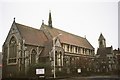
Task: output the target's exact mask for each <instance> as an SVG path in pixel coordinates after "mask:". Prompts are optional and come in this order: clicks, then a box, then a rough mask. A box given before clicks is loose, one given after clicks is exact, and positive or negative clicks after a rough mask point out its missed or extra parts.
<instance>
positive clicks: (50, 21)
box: [48, 10, 52, 27]
mask: <svg viewBox="0 0 120 80" xmlns="http://www.w3.org/2000/svg"><path fill="white" fill-rule="evenodd" d="M48 26H49V27H52V17H51V10H49V20H48Z"/></svg>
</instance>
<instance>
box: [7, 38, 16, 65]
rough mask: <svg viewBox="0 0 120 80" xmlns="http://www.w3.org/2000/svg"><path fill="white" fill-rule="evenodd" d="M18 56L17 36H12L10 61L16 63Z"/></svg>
mask: <svg viewBox="0 0 120 80" xmlns="http://www.w3.org/2000/svg"><path fill="white" fill-rule="evenodd" d="M16 57H17V42H16V39H15V37H12V38H11V40H10V42H9V54H8V63H16Z"/></svg>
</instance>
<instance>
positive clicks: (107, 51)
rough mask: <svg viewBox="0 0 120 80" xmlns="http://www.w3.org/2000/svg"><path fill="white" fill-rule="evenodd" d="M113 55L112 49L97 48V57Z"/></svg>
mask: <svg viewBox="0 0 120 80" xmlns="http://www.w3.org/2000/svg"><path fill="white" fill-rule="evenodd" d="M112 53H113V48H112V46H111V47H105V48H98V50H97V55H100V56H105V55H107V54H112Z"/></svg>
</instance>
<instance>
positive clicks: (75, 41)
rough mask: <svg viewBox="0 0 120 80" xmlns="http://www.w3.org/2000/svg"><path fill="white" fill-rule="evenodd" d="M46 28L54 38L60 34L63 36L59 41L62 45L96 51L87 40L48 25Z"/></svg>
mask: <svg viewBox="0 0 120 80" xmlns="http://www.w3.org/2000/svg"><path fill="white" fill-rule="evenodd" d="M44 27H45V28H46V29H47V30H48V31H49V33H50V34H51V36H52V37H56V36H58V35H59V34H62V35H61V36H59V39H60V41H61V42H62V43H66V44H70V45H75V46H79V47H84V48H88V49H94V47H93V46H92V45H91V44H90V43H89V41H88V40H87V39H86V38H83V37H80V36H77V35H74V34H71V33H68V32H66V31H63V30H60V29H57V28H54V27H52V28H51V27H49V26H47V25H44Z"/></svg>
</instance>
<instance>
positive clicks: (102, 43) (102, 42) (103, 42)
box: [98, 33, 106, 48]
mask: <svg viewBox="0 0 120 80" xmlns="http://www.w3.org/2000/svg"><path fill="white" fill-rule="evenodd" d="M98 42H99V48H105V47H106V40H105V38H104V36H103V35H102V33H101V34H100V37H99V39H98Z"/></svg>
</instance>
